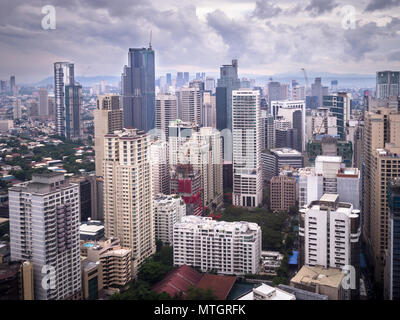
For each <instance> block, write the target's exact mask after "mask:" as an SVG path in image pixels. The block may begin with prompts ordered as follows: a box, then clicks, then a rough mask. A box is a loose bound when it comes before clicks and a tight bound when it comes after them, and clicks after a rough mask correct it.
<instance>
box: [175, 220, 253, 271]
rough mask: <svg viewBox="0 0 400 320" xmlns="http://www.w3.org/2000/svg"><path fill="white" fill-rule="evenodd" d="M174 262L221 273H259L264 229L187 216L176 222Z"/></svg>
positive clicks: (245, 223) (241, 223) (246, 223)
mask: <svg viewBox="0 0 400 320" xmlns="http://www.w3.org/2000/svg"><path fill="white" fill-rule="evenodd" d="M173 247H174V265H175V266H181V265H184V264H186V265H188V266H191V267H198V268H200V270H201V271H202V272H209V271H211V270H214V271H216V272H217V273H221V274H235V275H244V274H257V273H258V271H259V270H260V258H261V228H260V227H259V226H258V224H256V223H250V222H243V221H242V222H225V221H215V220H212V219H211V218H208V217H196V216H186V217H183V218H182V220H181V222H179V223H176V224H175V225H174V236H173Z"/></svg>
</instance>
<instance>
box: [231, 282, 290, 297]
mask: <svg viewBox="0 0 400 320" xmlns="http://www.w3.org/2000/svg"><path fill="white" fill-rule="evenodd" d="M237 300H296V296H295V295H294V294H291V293H288V292H286V291H283V290H281V289H279V288H276V287H275V288H274V287H271V286H269V285H266V284H265V283H262V284H261V285H259V286H258V287H256V288H254V289H253V290H252V291H250V292H249V293H247V294H245V295H244V296H242V297H240V298H239V299H237Z"/></svg>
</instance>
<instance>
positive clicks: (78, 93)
mask: <svg viewBox="0 0 400 320" xmlns="http://www.w3.org/2000/svg"><path fill="white" fill-rule="evenodd" d="M54 96H55V108H56V132H57V134H58V135H60V136H62V137H65V138H67V139H74V138H79V137H80V136H81V135H82V120H81V106H82V86H80V85H79V84H77V83H75V78H74V64H73V63H69V62H56V63H54Z"/></svg>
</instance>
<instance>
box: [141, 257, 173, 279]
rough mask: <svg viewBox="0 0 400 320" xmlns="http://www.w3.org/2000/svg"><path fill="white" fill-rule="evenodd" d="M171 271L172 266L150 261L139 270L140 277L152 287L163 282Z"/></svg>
mask: <svg viewBox="0 0 400 320" xmlns="http://www.w3.org/2000/svg"><path fill="white" fill-rule="evenodd" d="M171 270H172V267H171V266H167V265H165V264H163V263H161V262H159V261H152V260H149V261H145V262H144V263H143V265H142V267H141V268H140V270H139V274H138V277H139V279H141V280H143V281H146V282H147V283H149V284H150V285H154V284H156V283H157V282H159V281H161V280H162V279H163V278H164V277H165V275H166V274H167V273H168V272H170V271H171Z"/></svg>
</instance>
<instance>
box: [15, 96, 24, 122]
mask: <svg viewBox="0 0 400 320" xmlns="http://www.w3.org/2000/svg"><path fill="white" fill-rule="evenodd" d="M13 118H14V120H18V119H21V118H22V109H21V99H19V98H16V99H15V101H14V105H13Z"/></svg>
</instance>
